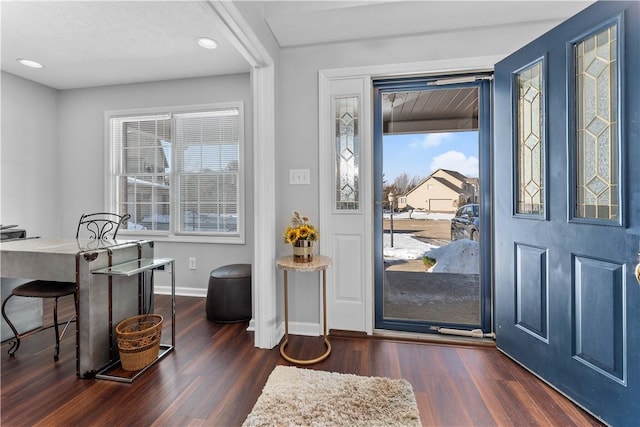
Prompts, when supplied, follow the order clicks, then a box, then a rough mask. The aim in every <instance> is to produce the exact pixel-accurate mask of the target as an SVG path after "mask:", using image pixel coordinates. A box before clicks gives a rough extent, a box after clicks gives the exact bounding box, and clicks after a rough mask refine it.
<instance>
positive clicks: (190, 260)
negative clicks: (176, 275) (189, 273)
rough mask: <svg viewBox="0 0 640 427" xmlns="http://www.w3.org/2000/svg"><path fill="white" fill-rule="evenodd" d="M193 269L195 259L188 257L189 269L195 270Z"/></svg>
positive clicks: (194, 267)
mask: <svg viewBox="0 0 640 427" xmlns="http://www.w3.org/2000/svg"><path fill="white" fill-rule="evenodd" d="M195 269H196V259H195V258H189V270H195Z"/></svg>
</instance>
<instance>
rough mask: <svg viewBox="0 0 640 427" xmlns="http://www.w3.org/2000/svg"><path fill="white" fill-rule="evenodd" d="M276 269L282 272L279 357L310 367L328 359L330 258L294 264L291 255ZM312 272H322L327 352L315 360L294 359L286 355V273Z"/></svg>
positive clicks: (323, 315) (282, 258)
mask: <svg viewBox="0 0 640 427" xmlns="http://www.w3.org/2000/svg"><path fill="white" fill-rule="evenodd" d="M276 265H277V266H278V268H280V269H282V270H283V271H284V341H282V343H281V344H280V355H281V356H282V357H283V358H284V359H285V360H287V361H289V362H291V363H295V364H298V365H311V364H313V363H318V362H321V361H323V360H324V359H326V358H327V357H329V354H330V353H331V343H330V342H329V339H328V338H327V268H329V266H330V265H331V258H329V257H326V256H322V255H316V256H314V257H313V261H311V262H304V263H302V262H294V261H293V255H288V256H283V257H280V258H278V260H277V261H276ZM289 270H293V271H302V272H313V271H322V318H323V331H322V333H323V336H324V345H325V347H326V348H327V350H326V351H325V352H324V353H323V354H322V355H320V356H318V357H316V358H315V359H305V360H300V359H294V358H293V357H291V356H289V355H288V354H287V353H286V350H285V349H286V347H287V344H288V343H289V283H288V275H287V273H288V271H289Z"/></svg>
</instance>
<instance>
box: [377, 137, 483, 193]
mask: <svg viewBox="0 0 640 427" xmlns="http://www.w3.org/2000/svg"><path fill="white" fill-rule="evenodd" d="M382 156H383V157H382V161H383V165H382V169H383V173H384V180H385V181H386V182H388V183H390V184H391V183H393V181H394V180H395V178H396V177H397V176H398V175H400V174H402V173H407V174H408V175H409V177H410V178H412V177H414V176H420V177H422V178H426V177H427V176H429V175H430V174H431V173H432V172H434V171H435V170H437V169H440V168H442V169H450V170H454V171H458V172H460V173H462V174H463V175H466V176H468V177H477V176H478V165H479V162H478V132H476V131H470V132H446V133H428V134H412V135H388V136H385V137H384V140H383V151H382Z"/></svg>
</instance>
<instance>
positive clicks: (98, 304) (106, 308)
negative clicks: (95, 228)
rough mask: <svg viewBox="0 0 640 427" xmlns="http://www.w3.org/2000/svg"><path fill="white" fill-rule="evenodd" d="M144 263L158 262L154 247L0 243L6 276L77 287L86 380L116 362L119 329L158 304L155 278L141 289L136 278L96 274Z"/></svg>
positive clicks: (80, 359)
mask: <svg viewBox="0 0 640 427" xmlns="http://www.w3.org/2000/svg"><path fill="white" fill-rule="evenodd" d="M143 258H144V259H152V258H153V242H151V241H146V240H140V241H132V240H83V239H80V240H78V239H21V240H13V241H6V242H0V262H1V264H0V268H1V271H2V276H4V277H16V278H25V279H39V280H54V281H60V282H75V283H76V285H77V287H78V301H79V313H78V319H77V322H76V342H77V346H76V374H77V375H78V376H79V377H86V378H90V377H93V376H95V374H96V372H97V371H98V370H99V369H101V368H102V367H103V366H105V365H106V364H107V363H109V361H110V360H111V351H110V349H113V346H114V345H115V343H114V342H113V340H112V337H113V336H115V333H114V332H113V328H115V325H117V323H118V322H120V321H121V320H124V319H125V318H127V317H130V316H133V315H136V314H138V313H139V312H140V311H141V310H142V311H147V310H152V307H150V306H149V305H150V304H152V301H153V295H152V294H151V292H152V290H151V286H152V283H151V279H150V278H147V279H144V283H140V280H141V279H140V277H139V276H137V275H134V276H118V277H115V276H112V275H98V274H92V273H93V272H94V271H96V270H100V269H104V268H107V267H110V266H114V265H117V264H124V263H126V262H128V261H133V260H139V259H143ZM110 284H111V286H109V285H110ZM141 285H142V286H141ZM139 289H141V291H139ZM109 290H111V291H112V295H109V294H110V292H109ZM149 294H151V295H150V296H151V298H149ZM110 301H113V304H111V302H110ZM110 316H112V318H110ZM110 324H111V325H112V329H111V330H110V328H109V326H108V325H110Z"/></svg>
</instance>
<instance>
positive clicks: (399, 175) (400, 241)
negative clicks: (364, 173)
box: [374, 74, 491, 336]
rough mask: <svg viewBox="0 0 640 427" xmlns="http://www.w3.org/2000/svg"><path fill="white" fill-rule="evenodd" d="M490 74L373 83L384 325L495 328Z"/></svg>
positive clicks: (378, 305)
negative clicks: (492, 317)
mask: <svg viewBox="0 0 640 427" xmlns="http://www.w3.org/2000/svg"><path fill="white" fill-rule="evenodd" d="M489 97H490V75H488V74H477V75H458V76H442V77H424V78H410V79H393V80H378V81H374V180H375V184H374V185H375V190H374V191H375V200H376V204H375V212H374V224H375V225H374V236H375V237H374V242H375V327H376V328H378V329H387V330H395V331H411V332H429V333H437V332H443V331H446V330H454V332H456V333H459V332H460V331H464V333H470V331H475V332H474V333H475V334H476V335H479V336H482V335H483V332H488V331H489V330H490V287H489V286H490V281H489V280H488V279H487V277H488V274H489V268H488V263H489V261H490V257H489V251H488V250H487V249H486V248H488V247H489V244H490V236H491V229H490V221H489V218H490V215H489V212H488V210H487V208H488V207H489V203H487V202H488V200H489V199H488V194H489V193H488V190H489V188H490V185H489V180H488V177H489V176H490V175H489V166H488V161H489V159H490V155H489V138H490V132H489V124H490V114H489V110H490V108H489V106H490V99H489Z"/></svg>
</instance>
